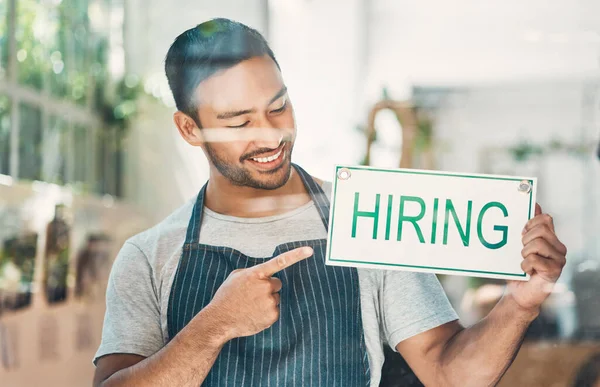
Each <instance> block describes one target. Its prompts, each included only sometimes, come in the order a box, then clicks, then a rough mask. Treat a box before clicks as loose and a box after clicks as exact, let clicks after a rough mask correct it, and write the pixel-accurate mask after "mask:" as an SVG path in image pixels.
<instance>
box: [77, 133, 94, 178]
mask: <svg viewBox="0 0 600 387" xmlns="http://www.w3.org/2000/svg"><path fill="white" fill-rule="evenodd" d="M88 135H89V130H88V128H86V127H83V126H75V129H74V131H73V159H74V164H73V181H74V182H76V183H82V184H84V185H85V183H87V182H88V180H89V179H88V177H89V176H90V173H91V171H90V170H89V166H90V158H91V157H93V153H92V150H91V149H90V141H89V136H88Z"/></svg>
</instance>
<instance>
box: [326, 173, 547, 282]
mask: <svg viewBox="0 0 600 387" xmlns="http://www.w3.org/2000/svg"><path fill="white" fill-rule="evenodd" d="M536 187H537V179H536V178H532V177H515V176H499V175H483V174H464V173H453V172H437V171H424V170H414V169H383V168H373V167H363V166H339V165H338V166H336V167H335V175H334V179H333V192H332V200H331V210H330V211H331V212H330V217H329V232H328V242H329V243H328V244H327V252H326V264H327V265H334V266H353V267H357V268H373V269H387V270H407V271H418V272H432V273H440V274H454V275H465V276H472V277H487V278H500V279H510V280H528V279H529V276H528V275H527V274H526V273H524V272H523V270H522V269H521V262H522V260H523V258H522V256H521V250H522V248H523V244H522V240H521V237H522V235H521V232H522V230H523V227H524V226H525V223H527V221H528V220H529V219H531V218H532V217H533V216H534V214H535V199H536Z"/></svg>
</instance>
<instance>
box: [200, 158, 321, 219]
mask: <svg viewBox="0 0 600 387" xmlns="http://www.w3.org/2000/svg"><path fill="white" fill-rule="evenodd" d="M310 200H311V198H310V195H309V194H308V192H307V191H306V188H305V187H304V183H303V182H302V178H301V177H300V175H299V174H298V173H297V172H296V170H295V169H294V168H292V172H291V175H290V178H289V179H288V181H287V182H286V183H285V184H284V185H283V186H281V187H279V188H277V189H274V190H265V189H257V188H251V187H241V186H236V185H233V184H231V182H229V181H228V180H227V179H226V178H225V177H223V176H222V175H221V174H219V173H213V171H211V177H210V180H209V182H208V187H207V189H206V197H205V199H204V205H205V206H206V207H208V208H209V209H211V210H212V211H214V212H216V213H219V214H223V215H229V216H235V217H239V218H260V217H265V216H274V215H279V214H283V213H285V212H288V211H291V210H294V209H296V208H298V207H300V206H302V205H304V204H306V203H308V202H309V201H310Z"/></svg>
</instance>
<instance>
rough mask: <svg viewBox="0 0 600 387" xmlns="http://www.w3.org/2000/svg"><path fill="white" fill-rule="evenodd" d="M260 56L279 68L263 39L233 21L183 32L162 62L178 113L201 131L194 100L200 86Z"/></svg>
mask: <svg viewBox="0 0 600 387" xmlns="http://www.w3.org/2000/svg"><path fill="white" fill-rule="evenodd" d="M263 55H269V56H270V57H271V59H273V61H274V62H275V64H276V65H277V67H278V68H279V63H277V60H276V59H275V55H274V54H273V51H271V48H269V45H268V44H267V41H266V40H265V38H264V37H263V36H262V35H261V34H260V33H259V32H258V31H256V30H255V29H253V28H250V27H248V26H246V25H244V24H242V23H239V22H236V21H233V20H229V19H224V18H218V19H212V20H209V21H206V22H204V23H202V24H198V25H197V26H196V27H194V28H191V29H189V30H187V31H185V32H184V33H182V34H181V35H179V36H178V37H177V38H176V39H175V41H174V42H173V44H172V45H171V47H170V48H169V51H168V52H167V57H166V59H165V73H166V74H167V79H168V80H169V87H170V88H171V92H172V93H173V98H174V99H175V105H176V106H177V109H178V110H180V111H182V112H184V113H185V114H187V115H189V116H190V117H191V118H192V119H194V120H195V121H196V123H197V124H198V126H199V127H200V122H199V119H198V113H197V111H196V102H197V101H195V100H194V98H193V95H194V92H195V91H196V88H197V87H198V85H199V84H200V82H202V81H204V80H205V79H207V78H208V77H210V76H212V75H213V74H215V73H216V72H218V71H220V70H225V69H228V68H230V67H233V66H235V65H237V64H238V63H240V62H242V61H244V60H247V59H250V58H253V57H257V56H263Z"/></svg>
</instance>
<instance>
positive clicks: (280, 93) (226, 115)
mask: <svg viewBox="0 0 600 387" xmlns="http://www.w3.org/2000/svg"><path fill="white" fill-rule="evenodd" d="M285 93H287V87H286V86H283V87H282V88H281V90H279V91H278V92H277V94H275V96H274V97H273V98H271V100H270V101H269V105H270V104H272V103H273V102H275V101H277V100H278V99H279V98H281V97H282V96H284V95H285ZM255 112H256V110H255V109H246V110H234V111H230V112H223V113H219V114H217V119H218V120H227V119H230V118H235V117H239V116H243V115H244V114H250V113H255Z"/></svg>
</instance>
